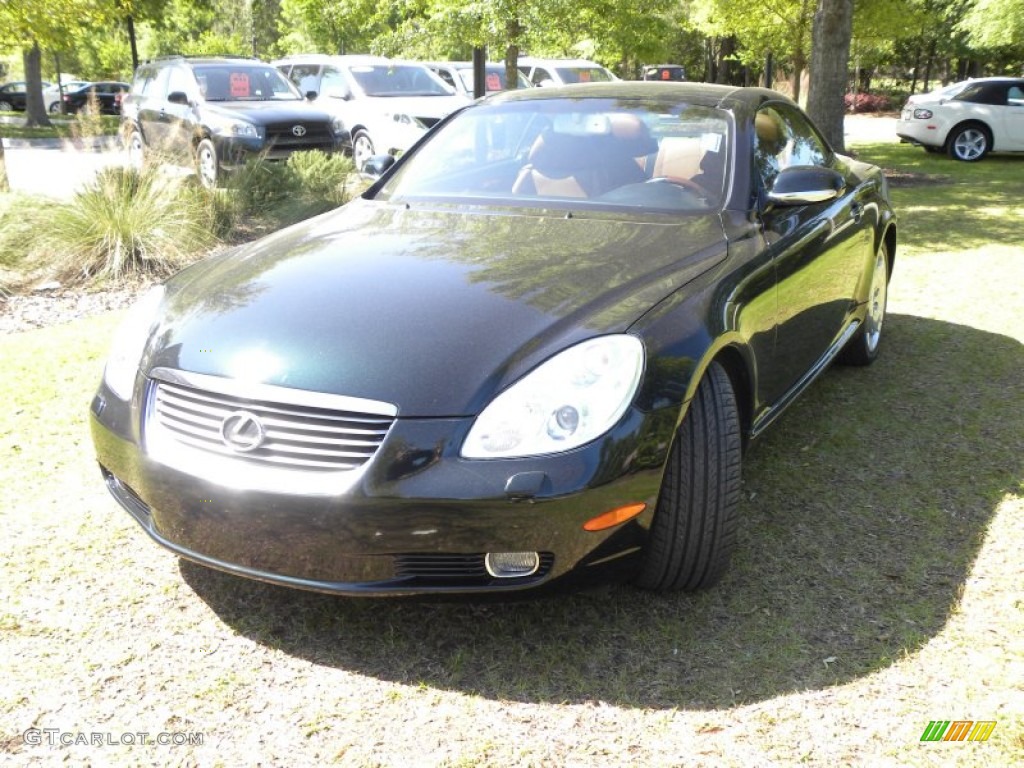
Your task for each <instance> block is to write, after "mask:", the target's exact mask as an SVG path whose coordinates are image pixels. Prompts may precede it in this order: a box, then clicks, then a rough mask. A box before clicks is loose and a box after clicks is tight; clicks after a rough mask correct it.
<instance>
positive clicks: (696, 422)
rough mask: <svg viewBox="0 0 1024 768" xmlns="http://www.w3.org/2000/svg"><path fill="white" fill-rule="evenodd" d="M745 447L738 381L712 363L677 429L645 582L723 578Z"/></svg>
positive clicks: (661, 588) (668, 585) (648, 585)
mask: <svg viewBox="0 0 1024 768" xmlns="http://www.w3.org/2000/svg"><path fill="white" fill-rule="evenodd" d="M742 452H743V444H742V439H741V436H740V418H739V409H738V408H737V405H736V396H735V394H734V392H733V387H732V381H731V380H730V379H729V374H728V373H726V371H725V369H724V368H723V367H722V366H721V365H719V364H718V363H712V364H711V365H710V367H709V368H708V370H707V373H706V374H705V376H704V379H703V380H702V381H701V383H700V386H699V387H698V388H697V393H696V395H694V398H693V401H692V402H691V403H690V410H689V411H688V412H687V414H686V417H685V418H684V419H683V423H682V424H681V425H680V426H679V429H678V430H677V432H676V438H675V441H674V443H673V445H672V452H671V454H670V455H669V460H668V466H667V468H666V471H665V479H664V480H663V482H662V486H661V495H660V496H659V498H658V506H657V509H656V510H655V512H654V521H653V523H652V524H651V530H650V533H649V536H648V541H647V548H646V550H645V551H644V564H643V566H642V567H641V571H640V574H639V576H638V577H637V579H636V583H637V585H638V586H640V587H643V588H645V589H652V590H655V591H658V592H668V591H675V590H695V589H702V588H704V587H709V586H711V585H712V584H714V583H715V582H716V581H718V580H719V579H720V578H721V576H722V574H723V573H724V572H725V570H726V568H727V567H728V565H729V558H730V556H731V555H732V551H733V549H734V548H735V546H736V529H737V525H738V521H737V509H738V507H739V499H740V467H741V462H742Z"/></svg>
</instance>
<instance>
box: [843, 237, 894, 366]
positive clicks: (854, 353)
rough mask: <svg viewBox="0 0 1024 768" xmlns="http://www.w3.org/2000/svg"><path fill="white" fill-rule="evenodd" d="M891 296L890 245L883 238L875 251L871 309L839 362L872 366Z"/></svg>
mask: <svg viewBox="0 0 1024 768" xmlns="http://www.w3.org/2000/svg"><path fill="white" fill-rule="evenodd" d="M888 298H889V247H888V246H887V245H886V244H885V241H884V240H883V241H882V244H881V245H880V246H879V247H878V253H876V254H875V266H874V269H873V270H872V272H871V288H870V289H869V290H868V308H867V313H866V314H865V316H864V322H863V323H862V324H861V326H860V329H859V330H858V331H857V333H856V334H854V337H853V338H852V339H850V341H849V343H848V344H847V345H846V347H845V348H844V349H843V351H842V352H841V353H840V354H839V362H841V363H846V364H847V365H871V364H872V363H873V362H875V360H876V359H877V358H878V346H879V344H881V342H882V325H883V324H884V323H885V307H886V303H887V301H888Z"/></svg>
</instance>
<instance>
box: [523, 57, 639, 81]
mask: <svg viewBox="0 0 1024 768" xmlns="http://www.w3.org/2000/svg"><path fill="white" fill-rule="evenodd" d="M519 69H520V70H521V71H522V73H523V74H524V75H526V77H527V79H529V81H530V82H531V83H532V84H533V85H539V86H549V85H570V84H572V83H609V82H613V81H615V80H618V79H619V78H617V77H616V76H615V75H613V74H612V73H611V72H609V71H608V70H607V69H605V68H604V67H602V66H601V65H600V64H597V63H595V62H593V61H588V60H587V59H537V58H533V57H530V56H522V57H520V58H519Z"/></svg>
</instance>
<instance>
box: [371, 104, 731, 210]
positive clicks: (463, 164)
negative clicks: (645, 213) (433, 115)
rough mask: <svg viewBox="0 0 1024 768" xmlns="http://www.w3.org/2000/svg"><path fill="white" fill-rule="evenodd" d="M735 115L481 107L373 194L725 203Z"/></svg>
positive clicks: (649, 107) (620, 204) (576, 204)
mask: <svg viewBox="0 0 1024 768" xmlns="http://www.w3.org/2000/svg"><path fill="white" fill-rule="evenodd" d="M729 136H730V132H729V117H728V115H727V114H726V113H724V112H721V111H719V110H715V109H711V108H708V107H699V106H694V105H691V104H686V103H679V102H675V101H671V100H667V101H662V100H643V101H640V100H631V99H630V100H626V99H621V100H620V99H563V98H559V99H543V100H525V101H507V102H502V101H499V102H497V103H478V104H477V105H475V106H473V107H469V108H467V109H465V110H463V111H462V112H460V113H459V114H458V115H456V116H455V117H454V118H453V119H452V120H450V121H449V122H448V123H446V124H445V125H443V126H442V127H441V128H439V129H437V131H436V132H435V133H433V134H432V135H431V136H430V137H429V138H428V139H427V140H426V142H425V143H423V144H421V145H420V146H419V147H417V149H416V150H414V152H413V153H412V154H410V155H409V156H408V157H406V158H404V160H403V164H402V166H401V167H400V168H399V169H398V170H397V171H396V172H395V174H394V175H393V176H392V177H391V178H390V179H389V180H388V183H387V184H386V185H384V187H382V189H381V190H380V191H379V192H378V194H377V199H383V200H393V201H402V202H413V201H421V200H422V201H428V200H429V201H432V202H461V203H469V204H485V203H488V202H499V201H500V202H501V203H502V204H512V205H529V206H537V205H543V206H545V207H548V206H556V207H570V208H581V207H605V208H607V207H614V208H617V209H622V208H630V209H634V210H649V211H659V212H674V211H707V210H711V209H714V208H717V207H718V206H720V204H721V201H722V199H723V196H724V194H723V190H724V188H725V179H726V175H727V158H728V146H729V142H730V139H729Z"/></svg>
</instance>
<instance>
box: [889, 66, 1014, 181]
mask: <svg viewBox="0 0 1024 768" xmlns="http://www.w3.org/2000/svg"><path fill="white" fill-rule="evenodd" d="M935 96H937V98H936V97H934V96H933V97H932V98H920V97H919V98H916V99H915V100H914V101H909V102H908V103H907V104H906V105H905V106H904V107H903V110H902V112H901V113H900V118H899V120H898V121H897V123H896V135H897V136H899V137H900V139H901V140H902V141H904V142H910V143H912V144H917V145H919V146H922V147H924V148H925V149H926V150H928V151H930V152H947V153H949V156H950V157H952V158H954V159H955V160H964V161H966V162H975V161H977V160H981V159H982V158H983V157H985V155H987V154H988V153H989V152H1024V78H1018V77H980V78H977V79H975V80H970V81H967V82H966V83H965V84H963V87H962V88H961V89H960V90H959V91H958V92H956V93H954V94H953V95H948V92H947V94H944V95H938V94H936V95H935Z"/></svg>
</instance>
